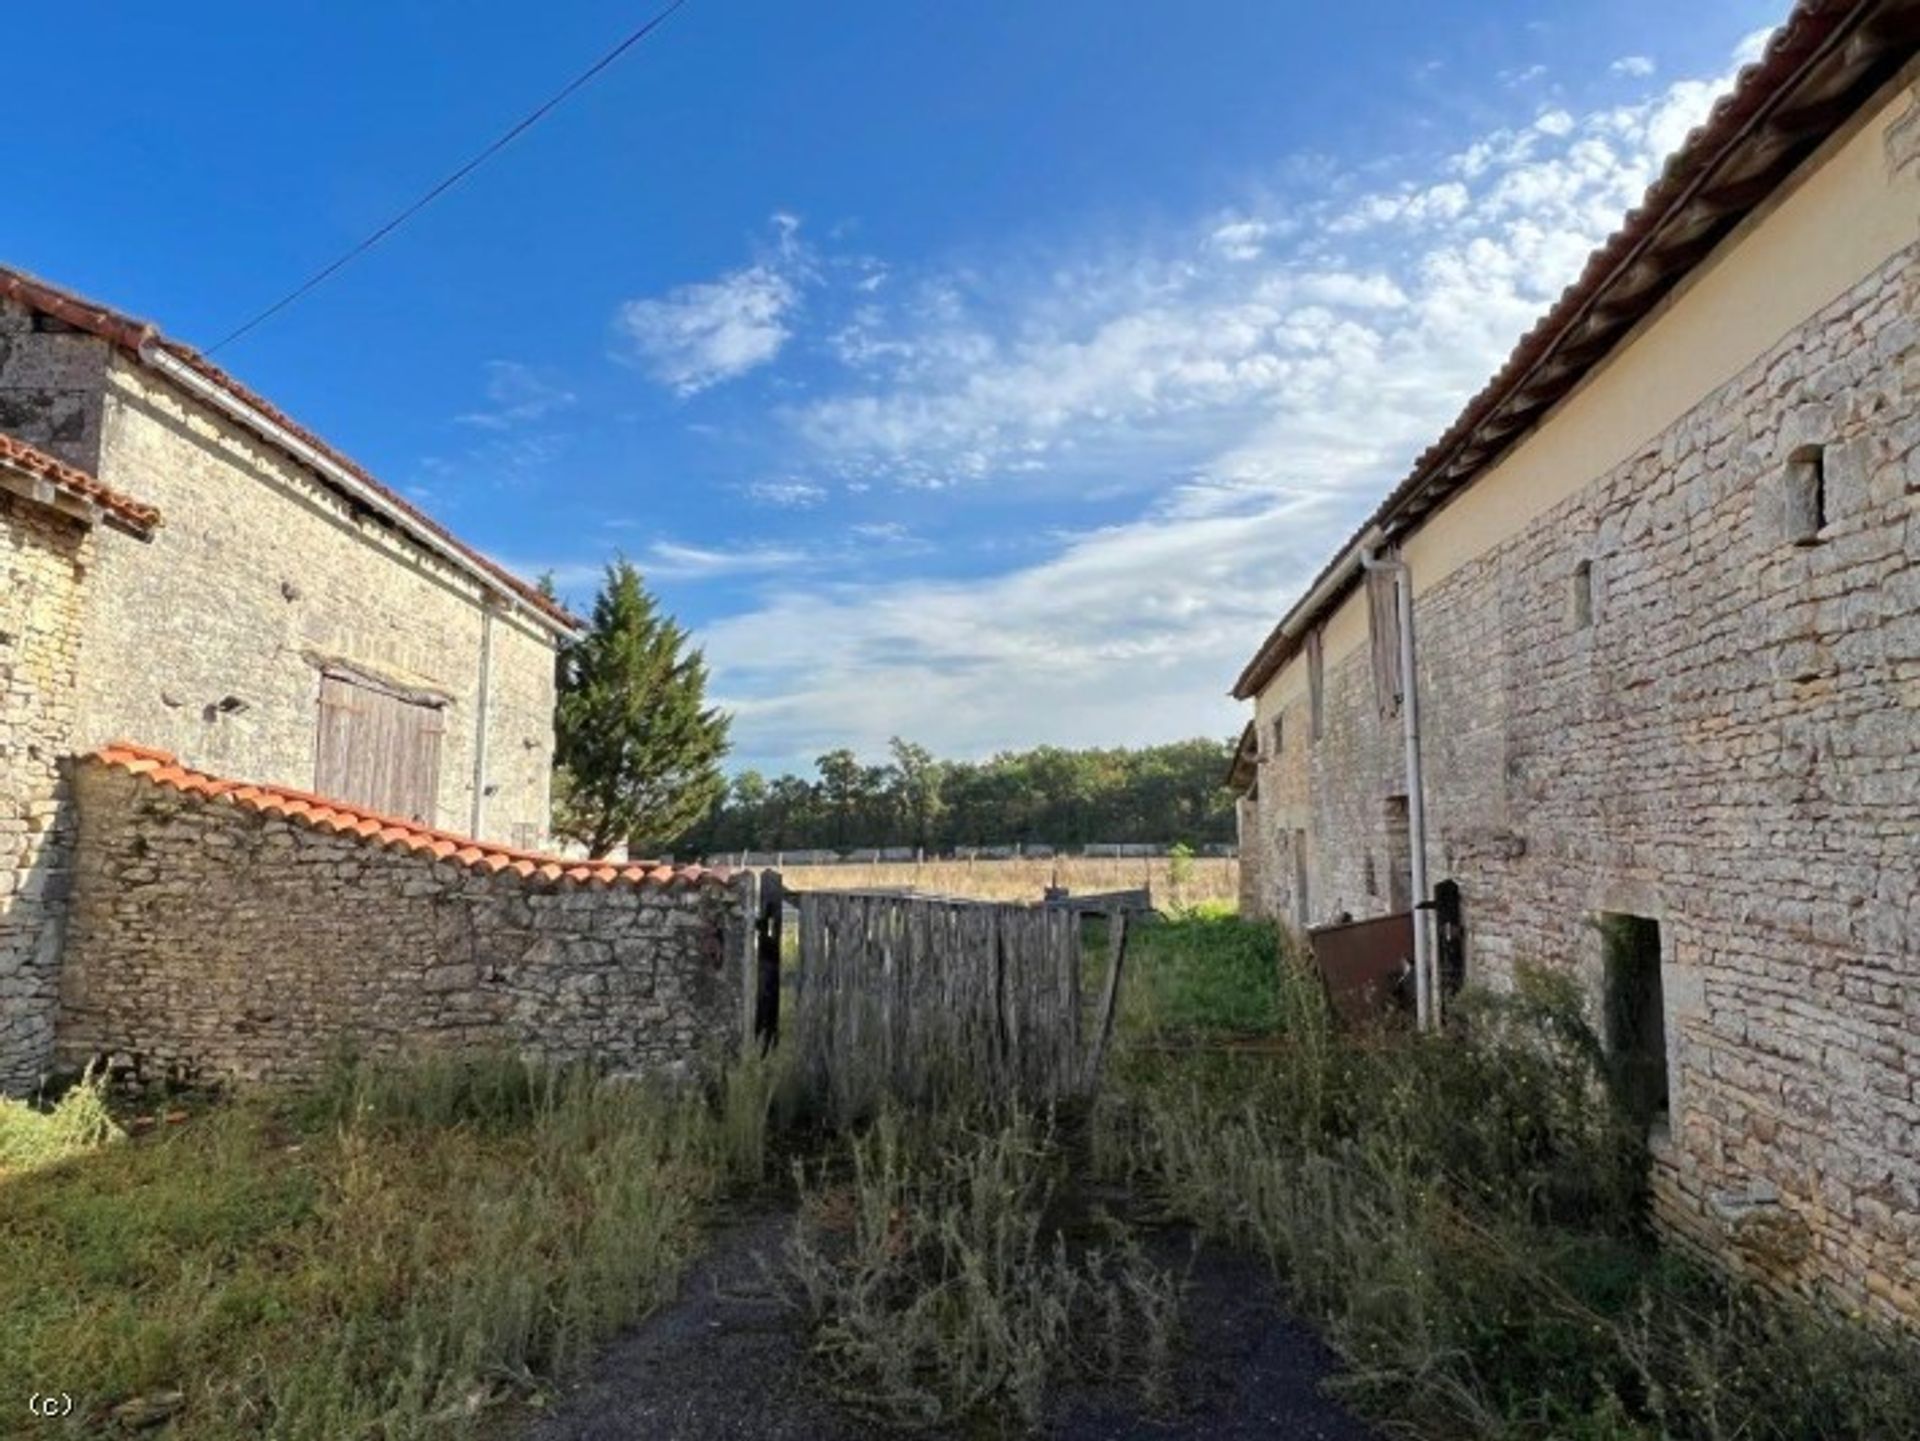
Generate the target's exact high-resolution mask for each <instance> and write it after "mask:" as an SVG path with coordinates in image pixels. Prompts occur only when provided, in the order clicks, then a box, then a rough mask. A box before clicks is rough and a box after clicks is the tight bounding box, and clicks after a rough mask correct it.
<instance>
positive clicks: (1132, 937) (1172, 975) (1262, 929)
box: [1084, 905, 1280, 1041]
mask: <svg viewBox="0 0 1920 1441" xmlns="http://www.w3.org/2000/svg"><path fill="white" fill-rule="evenodd" d="M1084 944H1085V947H1086V956H1087V964H1086V970H1087V972H1088V975H1089V978H1090V981H1091V985H1090V988H1089V989H1090V991H1091V993H1092V994H1095V995H1097V994H1098V993H1099V981H1100V979H1101V977H1103V976H1104V974H1105V971H1106V964H1107V923H1106V922H1105V921H1104V920H1090V921H1088V922H1087V923H1086V926H1085V929H1084ZM1279 963H1280V937H1279V933H1278V931H1277V929H1276V928H1275V927H1274V926H1273V925H1271V924H1270V923H1268V922H1265V921H1250V920H1242V919H1241V918H1240V917H1239V916H1237V915H1235V914H1234V912H1233V911H1232V909H1231V908H1229V907H1227V906H1225V905H1203V906H1195V907H1193V908H1191V909H1188V910H1180V911H1174V912H1172V913H1170V914H1169V915H1167V916H1165V917H1163V918H1160V919H1157V920H1152V921H1138V920H1136V921H1135V922H1134V923H1133V924H1132V925H1130V926H1129V928H1128V935H1127V959H1126V970H1125V973H1124V976H1123V984H1122V986H1121V990H1120V1015H1119V1018H1118V1021H1119V1026H1120V1029H1121V1030H1122V1031H1123V1032H1124V1033H1128V1034H1131V1035H1133V1036H1134V1037H1135V1038H1136V1039H1160V1040H1176V1041H1177V1040H1192V1039H1195V1038H1197V1037H1200V1036H1203V1035H1211V1036H1221V1035H1228V1036H1256V1035H1263V1034H1267V1033H1269V1032H1271V1031H1272V1030H1273V1029H1274V1027H1275V1026H1276V1025H1278V1023H1279V1020H1280V996H1279V972H1280V964H1279Z"/></svg>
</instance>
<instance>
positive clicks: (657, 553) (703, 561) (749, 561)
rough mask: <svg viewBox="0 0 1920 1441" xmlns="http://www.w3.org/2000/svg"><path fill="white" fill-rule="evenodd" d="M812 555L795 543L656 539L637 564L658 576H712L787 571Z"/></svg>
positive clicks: (675, 578)
mask: <svg viewBox="0 0 1920 1441" xmlns="http://www.w3.org/2000/svg"><path fill="white" fill-rule="evenodd" d="M812 559H813V555H812V553H811V552H810V551H808V550H806V549H804V548H802V547H798V546H784V545H752V546H742V547H739V548H735V549H729V548H726V547H721V546H704V545H689V544H684V543H682V542H680V541H673V540H657V541H655V542H654V543H653V544H652V545H650V546H648V547H647V549H646V552H645V553H644V555H643V556H642V557H641V559H640V562H639V564H640V568H641V569H642V570H643V571H645V572H646V574H647V575H648V576H650V577H653V578H655V579H659V580H714V579H718V578H720V577H722V576H742V575H769V574H772V573H774V572H776V571H790V570H794V569H797V568H798V567H800V566H803V565H806V564H807V563H808V562H809V561H811V560H812Z"/></svg>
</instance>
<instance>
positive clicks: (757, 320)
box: [615, 265, 799, 396]
mask: <svg viewBox="0 0 1920 1441" xmlns="http://www.w3.org/2000/svg"><path fill="white" fill-rule="evenodd" d="M798 301H799V291H798V290H797V289H796V288H795V286H794V284H793V282H792V281H791V280H789V279H788V278H787V277H786V276H785V275H783V274H781V273H780V272H779V271H778V270H775V269H773V268H772V267H771V266H767V265H749V266H747V267H745V268H744V269H741V270H736V271H733V272H732V273H730V274H728V275H723V276H722V277H720V279H718V280H711V281H702V282H699V283H698V284H693V285H682V286H680V287H679V288H678V289H675V290H671V291H669V292H667V294H666V295H665V296H663V297H661V298H660V299H658V300H629V301H628V302H626V304H624V305H622V306H621V307H620V310H619V313H618V315H617V317H616V319H615V325H616V327H617V328H618V330H619V331H620V333H621V334H622V335H623V336H624V337H625V338H626V340H627V341H628V342H629V343H630V344H631V345H632V347H633V350H634V353H635V354H636V356H637V357H638V358H639V360H640V362H641V364H642V365H644V366H645V367H646V370H647V373H648V374H649V375H651V376H652V377H653V378H654V379H655V380H657V381H659V382H660V383H661V384H662V385H665V386H668V387H670V388H671V389H673V390H674V391H675V392H676V393H677V394H680V395H683V396H686V395H693V394H695V393H697V392H699V391H702V390H705V389H706V388H707V387H708V386H710V385H718V384H719V383H720V382H721V381H724V380H732V379H734V378H735V377H737V376H741V375H745V374H746V373H747V372H748V371H750V370H752V369H754V368H755V367H756V366H761V365H765V364H766V363H767V362H768V361H770V360H772V359H773V358H774V357H775V356H777V355H778V354H779V353H780V348H781V347H782V346H783V345H785V344H786V343H787V340H788V338H789V337H790V336H791V335H792V333H793V332H792V330H791V329H790V328H789V325H788V317H789V314H790V313H791V311H792V310H793V308H794V306H795V305H796V304H797V303H798Z"/></svg>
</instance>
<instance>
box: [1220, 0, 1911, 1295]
mask: <svg viewBox="0 0 1920 1441" xmlns="http://www.w3.org/2000/svg"><path fill="white" fill-rule="evenodd" d="M1917 37H1920V11H1917V10H1916V8H1915V6H1913V5H1912V4H1910V3H1905V4H1902V3H1895V0H1884V3H1883V0H1868V3H1844V4H1843V3H1826V0H1805V3H1802V4H1801V5H1800V6H1799V7H1798V8H1797V9H1796V10H1795V11H1794V13H1793V14H1792V16H1791V17H1790V18H1789V19H1788V21H1787V22H1786V24H1785V25H1784V26H1783V27H1782V28H1781V29H1780V30H1779V31H1778V32H1776V34H1775V36H1774V38H1773V40H1772V42H1771V44H1770V45H1769V47H1768V49H1767V51H1766V53H1765V55H1764V56H1763V57H1762V58H1761V59H1760V60H1759V62H1758V63H1757V64H1755V65H1753V66H1751V67H1749V68H1748V69H1747V70H1746V71H1745V72H1743V74H1742V75H1741V76H1740V78H1739V80H1738V83H1737V85H1736V88H1735V89H1734V91H1733V92H1732V93H1731V95H1730V96H1729V97H1727V98H1726V99H1724V100H1723V101H1722V102H1721V103H1720V104H1719V105H1718V106H1717V107H1716V108H1715V110H1714V111H1713V113H1712V115H1711V117H1710V118H1709V119H1708V120H1707V121H1706V123H1705V124H1704V125H1703V126H1702V127H1701V128H1700V129H1699V130H1697V131H1695V132H1694V134H1693V135H1691V136H1690V137H1689V138H1688V140H1687V141H1686V143H1685V145H1684V146H1683V147H1682V149H1681V150H1680V151H1679V152H1678V153H1677V154H1676V155H1674V156H1673V157H1672V158H1671V159H1670V160H1669V162H1668V163H1667V165H1666V168H1665V170H1664V172H1663V173H1662V174H1661V176H1660V177H1659V179H1658V180H1657V181H1656V182H1655V183H1654V185H1653V186H1652V188H1651V190H1650V191H1649V192H1648V194H1647V195H1646V197H1645V199H1644V201H1643V202H1642V203H1641V205H1640V206H1639V207H1638V208H1637V209H1635V210H1634V211H1632V212H1631V213H1630V214H1629V215H1628V216H1627V217H1626V218H1625V220H1624V221H1623V223H1622V225H1621V228H1620V229H1619V230H1618V231H1617V232H1616V233H1615V234H1614V235H1613V236H1612V238H1611V239H1609V240H1608V241H1607V242H1606V243H1605V244H1604V245H1603V246H1602V247H1601V248H1600V249H1599V250H1598V251H1597V252H1596V253H1595V254H1594V256H1593V257H1592V258H1591V260H1590V261H1589V263H1588V265H1587V267H1586V269H1585V270H1584V271H1583V272H1582V274H1581V275H1580V277H1579V279H1578V280H1577V281H1576V282H1575V283H1574V284H1573V285H1572V286H1571V287H1570V288H1569V289H1568V290H1567V291H1566V293H1565V294H1564V295H1563V296H1562V297H1561V299H1560V300H1559V302H1558V303H1557V304H1556V305H1555V306H1554V307H1553V309H1552V310H1551V311H1550V312H1549V313H1548V314H1547V315H1546V316H1545V317H1544V318H1543V319H1542V320H1541V321H1540V322H1539V324H1538V325H1536V326H1535V328H1534V329H1533V330H1531V331H1530V332H1529V333H1528V334H1527V335H1526V336H1525V337H1524V338H1523V339H1522V340H1521V341H1520V343H1519V346H1518V348H1517V349H1516V350H1515V352H1514V353H1513V355H1512V357H1511V358H1510V359H1509V361H1508V362H1507V363H1506V365H1505V367H1504V368H1503V369H1502V370H1501V371H1500V373H1499V374H1498V375H1497V376H1496V377H1495V378H1494V379H1493V381H1492V382H1491V383H1490V384H1489V385H1488V386H1487V387H1486V389H1484V390H1483V391H1482V392H1481V393H1480V394H1479V395H1477V396H1476V397H1475V398H1474V399H1473V400H1472V401H1471V402H1470V403H1469V404H1468V406H1467V408H1466V410H1465V412H1464V413H1463V414H1462V415H1461V416H1460V417H1459V419H1458V420H1457V421H1456V422H1455V423H1454V424H1453V426H1452V427H1451V428H1450V429H1449V430H1448V431H1447V432H1446V434H1445V435H1443V436H1442V437H1441V438H1440V439H1439V440H1438V441H1437V442H1436V443H1435V444H1434V445H1433V446H1432V447H1431V448H1430V449H1428V450H1427V451H1426V452H1425V453H1424V454H1423V455H1422V456H1421V457H1420V458H1419V459H1418V461H1417V462H1416V463H1415V465H1414V468H1413V470H1412V473H1411V474H1410V475H1408V476H1407V478H1406V479H1405V480H1404V481H1403V482H1401V484H1400V485H1399V486H1398V487H1397V488H1396V489H1395V490H1394V491H1393V492H1392V493H1391V494H1390V495H1389V496H1388V497H1387V499H1386V500H1385V501H1384V502H1383V503H1382V504H1381V505H1380V507H1379V508H1378V509H1377V511H1376V512H1375V513H1374V514H1373V516H1372V517H1371V519H1369V520H1368V521H1367V523H1366V525H1365V526H1364V527H1363V528H1362V530H1361V531H1360V532H1359V533H1358V534H1357V535H1355V536H1354V537H1353V539H1352V540H1351V541H1350V542H1349V543H1348V544H1347V545H1346V546H1345V547H1344V548H1343V549H1342V550H1341V551H1340V552H1339V553H1338V554H1337V555H1335V556H1334V557H1332V558H1331V560H1330V561H1329V563H1328V564H1327V566H1326V567H1325V569H1324V570H1323V572H1322V573H1321V574H1320V576H1319V577H1318V578H1317V579H1316V580H1315V581H1313V582H1312V584H1311V585H1309V586H1308V587H1307V589H1306V592H1305V593H1304V594H1303V595H1301V596H1300V598H1299V599H1298V600H1297V601H1295V602H1294V603H1293V605H1292V607H1291V608H1290V609H1289V610H1288V611H1287V612H1286V614H1285V615H1284V617H1283V618H1282V619H1281V620H1280V622H1279V623H1278V625H1276V626H1275V628H1274V629H1273V631H1272V633H1271V634H1270V635H1269V636H1268V637H1267V639H1266V640H1265V641H1264V643H1262V644H1261V645H1260V647H1259V649H1258V651H1257V652H1256V653H1255V654H1254V656H1253V658H1252V659H1251V660H1250V662H1249V663H1248V664H1247V666H1246V668H1245V670H1244V672H1243V673H1242V674H1241V676H1240V677H1239V680H1238V682H1237V684H1236V685H1235V687H1234V694H1235V695H1236V696H1237V697H1239V698H1241V699H1244V700H1247V701H1250V702H1251V703H1252V706H1253V719H1252V723H1251V726H1250V728H1249V732H1248V735H1247V738H1246V741H1245V743H1244V744H1243V747H1242V751H1241V754H1240V757H1239V760H1238V761H1237V762H1236V766H1235V773H1234V774H1235V782H1236V785H1237V787H1238V789H1239V790H1240V792H1241V802H1240V811H1239V815H1240V827H1241V836H1240V855H1241V867H1242V871H1241V874H1242V887H1243V890H1242V899H1243V903H1244V906H1245V908H1246V909H1247V910H1248V911H1250V912H1252V913H1255V914H1259V915H1265V916H1272V917H1277V918H1280V919H1283V920H1284V921H1286V922H1289V923H1291V924H1292V925H1294V926H1296V927H1300V928H1303V929H1305V928H1312V927H1320V926H1325V925H1327V924H1328V923H1330V922H1333V921H1335V920H1336V919H1337V918H1345V917H1351V918H1353V919H1354V920H1356V921H1360V920H1367V919H1369V918H1376V917H1381V916H1385V915H1390V914H1393V913H1408V912H1410V911H1411V912H1413V915H1412V918H1411V920H1410V922H1409V924H1408V930H1407V934H1408V935H1409V937H1411V936H1412V934H1413V931H1414V929H1415V928H1416V927H1418V928H1422V929H1425V930H1426V931H1427V934H1428V936H1429V937H1430V938H1431V939H1432V941H1433V942H1434V944H1433V945H1432V947H1431V949H1432V950H1433V951H1434V952H1435V953H1436V954H1437V956H1438V958H1439V959H1440V960H1442V961H1448V962H1452V963H1453V964H1455V965H1461V964H1463V965H1464V972H1465V977H1466V979H1467V981H1469V982H1472V983H1480V984H1485V985H1490V986H1494V987H1500V986H1503V985H1506V984H1508V983H1509V982H1510V980H1511V978H1512V976H1513V974H1514V972H1515V968H1516V967H1518V966H1520V965H1522V964H1526V963H1530V964H1536V965H1544V966H1553V967H1564V968H1570V969H1571V970H1572V971H1573V972H1574V973H1575V974H1576V975H1577V976H1578V977H1579V978H1580V979H1581V981H1582V982H1583V983H1584V985H1585V987H1586V989H1587V991H1588V993H1589V995H1590V996H1591V1000H1592V1014H1593V1015H1594V1016H1595V1017H1596V1019H1599V1020H1602V1021H1603V1022H1604V1025H1603V1029H1604V1031H1605V1032H1606V1036H1607V1039H1608V1042H1609V1044H1611V1045H1612V1046H1614V1047H1615V1048H1616V1051H1622V1052H1624V1053H1625V1054H1624V1055H1623V1059H1625V1060H1628V1061H1630V1062H1632V1063H1633V1064H1632V1066H1631V1067H1630V1069H1631V1070H1632V1072H1633V1073H1634V1074H1635V1075H1636V1076H1638V1077H1639V1078H1640V1079H1641V1082H1642V1084H1641V1085H1640V1086H1639V1087H1638V1088H1637V1090H1638V1093H1639V1098H1640V1101H1641V1103H1642V1105H1643V1107H1644V1117H1645V1120H1646V1123H1647V1125H1648V1126H1649V1133H1650V1139H1651V1148H1652V1154H1653V1157H1654V1167H1655V1169H1654V1191H1655V1202H1656V1210H1657V1213H1658V1215H1659V1217H1660V1219H1661V1220H1662V1221H1663V1222H1664V1223H1665V1224H1666V1225H1667V1226H1668V1227H1669V1228H1670V1230H1671V1231H1672V1232H1673V1233H1675V1234H1677V1235H1679V1236H1680V1237H1682V1238H1683V1239H1686V1240H1689V1241H1690V1242H1692V1243H1693V1244H1696V1245H1698V1246H1700V1247H1702V1248H1705V1249H1707V1250H1709V1251H1711V1252H1712V1253H1714V1254H1716V1255H1719V1256H1721V1257H1725V1258H1730V1259H1732V1260H1734V1261H1736V1262H1739V1263H1741V1264H1743V1265H1746V1266H1748V1267H1750V1268H1751V1269H1753V1270H1755V1271H1756V1272H1759V1273H1761V1274H1764V1275H1765V1276H1767V1277H1768V1278H1770V1279H1772V1280H1773V1281H1775V1282H1777V1283H1780V1284H1783V1285H1792V1286H1799V1287H1805V1288H1808V1289H1823V1290H1826V1291H1828V1292H1831V1293H1834V1294H1837V1295H1839V1296H1841V1297H1843V1298H1845V1299H1847V1300H1849V1301H1850V1302H1853V1303H1856V1304H1860V1305H1863V1306H1866V1307H1869V1308H1870V1309H1875V1310H1878V1311H1881V1312H1882V1313H1887V1314H1894V1315H1903V1316H1905V1317H1908V1318H1913V1317H1916V1316H1920V408H1917V407H1916V404H1915V398H1916V394H1917V393H1920V83H1917V82H1916V74H1917V73H1920V67H1917V66H1916V60H1915V48H1916V38H1917ZM1403 596H1404V597H1409V598H1410V599H1409V600H1407V601H1405V602H1404V603H1403V600H1402V597H1403ZM1409 640H1410V641H1411V653H1412V656H1413V661H1412V666H1411V673H1408V671H1407V667H1406V665H1405V664H1404V657H1405V655H1406V654H1407V645H1406V642H1407V641H1409ZM1409 710H1412V711H1413V712H1414V714H1415V716H1416V717H1417V722H1418V747H1417V754H1418V765H1417V768H1416V767H1415V766H1414V765H1412V764H1410V762H1409V755H1408V749H1409V748H1408V746H1407V743H1406V742H1407V737H1406V731H1407V728H1408V727H1407V721H1408V712H1409ZM1410 773H1413V774H1417V776H1418V784H1417V785H1415V784H1410ZM1423 879H1424V882H1425V884H1424V886H1423V885H1421V884H1419V882H1421V881H1422V880H1423ZM1428 903H1434V904H1437V905H1438V906H1439V907H1440V908H1441V909H1440V915H1441V918H1442V921H1443V925H1440V926H1434V925H1433V924H1432V923H1431V921H1430V919H1429V918H1430V917H1431V916H1433V915H1434V914H1435V912H1434V911H1432V910H1430V909H1426V908H1425V907H1426V906H1427V905H1428ZM1416 904H1419V905H1421V906H1422V907H1423V908H1422V909H1420V910H1418V911H1414V907H1415V906H1416ZM1439 932H1444V934H1441V933H1439ZM1333 939H1334V938H1333V937H1329V938H1328V944H1331V942H1332V941H1333ZM1436 969H1438V970H1441V971H1443V972H1444V970H1445V967H1437V968H1436ZM1440 982H1441V978H1440V977H1436V987H1437V989H1438V990H1439V992H1440V996H1441V999H1440V1002H1439V1005H1440V1008H1441V1009H1444V1003H1445V1002H1444V997H1445V990H1446V988H1445V985H1444V984H1441V983H1440Z"/></svg>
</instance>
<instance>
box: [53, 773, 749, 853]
mask: <svg viewBox="0 0 1920 1441" xmlns="http://www.w3.org/2000/svg"><path fill="white" fill-rule="evenodd" d="M81 759H82V760H83V761H86V762H90V763H92V764H95V765H101V766H106V767H109V768H110V769H113V770H118V771H122V772H125V773H126V774H128V775H133V776H138V777H140V778H141V779H143V780H147V781H150V782H151V783H153V784H154V785H157V786H160V787H162V788H163V789H166V790H172V791H177V792H179V793H181V794H183V795H189V796H194V797H196V798H198V799H201V800H205V801H208V802H213V801H223V802H226V803H228V804H231V805H237V806H239V807H241V808H242V809H245V810H250V811H254V812H257V813H259V814H262V815H274V816H279V817H282V818H283V819H285V820H289V821H292V822H295V823H297V824H299V825H303V826H306V827H308V828H309V829H312V830H322V831H329V832H332V833H334V834H336V835H352V836H357V837H358V838H360V839H363V840H367V841H370V842H372V843H373V844H375V845H378V846H380V847H381V848H382V849H385V850H402V851H408V852H412V853H414V854H419V855H430V856H431V857H432V858H433V859H435V860H451V861H454V862H456V863H457V864H459V865H463V866H465V867H467V868H468V869H470V870H482V871H488V872H491V873H496V874H497V873H499V872H501V871H512V872H513V873H514V874H516V875H518V876H521V877H522V878H524V879H528V880H539V881H549V882H556V883H559V884H562V885H588V886H602V887H604V886H609V885H614V884H625V885H633V886H659V887H664V886H699V885H715V886H718V885H725V884H727V883H728V882H729V881H730V880H731V879H732V876H733V873H732V872H731V871H729V870H727V869H725V868H722V867H713V866H702V865H697V864H696V865H676V864H674V863H673V862H670V861H654V860H648V861H633V860H629V861H579V860H574V859H572V858H570V857H567V856H556V855H551V854H548V853H545V852H541V851H529V850H521V849H519V848H517V847H514V846H503V845H496V844H494V843H493V842H491V841H483V840H479V839H477V838H475V837H473V836H467V835H462V834H460V833H459V832H458V831H446V830H441V829H439V828H438V827H435V826H427V825H422V824H420V823H419V822H417V821H409V820H404V819H402V818H401V817H399V816H394V815H388V814H386V813H384V812H381V811H376V810H372V809H370V808H368V807H366V806H361V805H356V804H354V803H353V802H351V801H344V800H339V799H336V798H333V797H329V796H323V795H319V794H317V793H315V792H313V791H303V790H298V789H296V788H294V787H292V786H280V785H273V784H270V783H265V782H258V781H242V780H235V779H232V778H229V777H222V776H216V775H212V774H209V773H208V772H206V771H201V770H196V769H194V768H193V767H191V766H187V765H184V764H182V763H181V761H180V758H179V757H178V756H176V755H175V754H174V753H173V752H172V751H167V750H160V749H158V748H156V747H153V746H143V745H137V744H135V743H134V742H132V741H113V742H111V743H109V744H107V745H104V746H101V747H100V748H99V749H98V750H94V751H91V752H89V753H88V754H86V755H85V756H83V757H81Z"/></svg>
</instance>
